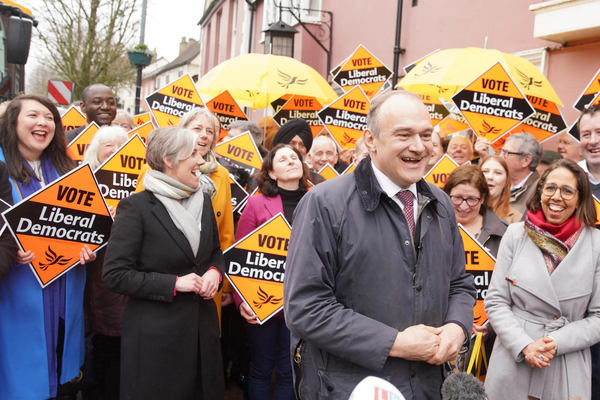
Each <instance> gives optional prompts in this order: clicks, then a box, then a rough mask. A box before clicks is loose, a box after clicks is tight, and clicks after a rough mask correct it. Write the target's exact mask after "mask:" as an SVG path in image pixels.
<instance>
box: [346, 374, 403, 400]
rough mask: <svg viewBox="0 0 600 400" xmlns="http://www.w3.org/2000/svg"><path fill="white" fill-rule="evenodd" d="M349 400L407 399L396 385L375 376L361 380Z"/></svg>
mask: <svg viewBox="0 0 600 400" xmlns="http://www.w3.org/2000/svg"><path fill="white" fill-rule="evenodd" d="M348 400H406V399H405V398H404V396H402V393H400V391H399V390H398V389H396V387H395V386H394V385H392V384H391V383H389V382H388V381H386V380H383V379H381V378H377V377H375V376H367V377H366V378H365V379H363V380H362V381H360V383H359V384H358V385H356V387H355V388H354V390H353V391H352V393H351V394H350V398H349V399H348Z"/></svg>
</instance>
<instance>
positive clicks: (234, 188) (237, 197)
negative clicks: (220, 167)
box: [229, 175, 248, 211]
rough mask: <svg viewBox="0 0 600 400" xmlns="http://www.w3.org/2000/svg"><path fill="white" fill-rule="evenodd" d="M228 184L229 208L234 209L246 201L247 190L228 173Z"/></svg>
mask: <svg viewBox="0 0 600 400" xmlns="http://www.w3.org/2000/svg"><path fill="white" fill-rule="evenodd" d="M229 185H230V187H231V209H232V211H235V210H236V209H237V208H238V207H239V206H241V205H242V204H243V203H245V202H246V199H247V198H248V192H246V190H244V188H243V187H242V185H240V184H239V183H238V181H236V180H235V179H233V178H232V177H231V175H229Z"/></svg>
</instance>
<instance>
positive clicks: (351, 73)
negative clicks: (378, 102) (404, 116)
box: [333, 45, 392, 100]
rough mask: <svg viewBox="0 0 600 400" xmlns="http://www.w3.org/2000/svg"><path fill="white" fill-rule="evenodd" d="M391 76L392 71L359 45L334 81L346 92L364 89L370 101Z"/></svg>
mask: <svg viewBox="0 0 600 400" xmlns="http://www.w3.org/2000/svg"><path fill="white" fill-rule="evenodd" d="M390 76H392V71H390V69H389V68H388V67H386V66H385V65H383V63H382V62H381V61H379V60H378V59H377V58H376V57H375V56H374V55H373V54H371V53H370V52H369V51H368V50H367V49H365V48H364V47H363V46H362V45H359V46H358V48H357V49H356V51H355V52H354V53H352V55H351V56H350V57H349V58H348V60H347V61H346V63H345V64H344V65H343V66H342V67H341V68H340V69H339V71H337V74H336V75H335V76H334V78H333V81H334V82H335V83H337V84H338V85H340V86H341V87H342V89H344V91H349V90H350V89H352V88H353V87H354V86H360V87H362V89H363V90H364V92H365V94H366V95H367V97H368V98H369V100H370V99H372V98H373V97H374V96H375V94H376V93H377V91H378V90H379V89H380V88H381V87H382V86H383V84H384V83H385V82H386V81H387V80H388V79H389V78H390Z"/></svg>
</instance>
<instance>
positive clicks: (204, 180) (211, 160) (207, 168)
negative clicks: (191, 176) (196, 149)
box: [200, 150, 219, 200]
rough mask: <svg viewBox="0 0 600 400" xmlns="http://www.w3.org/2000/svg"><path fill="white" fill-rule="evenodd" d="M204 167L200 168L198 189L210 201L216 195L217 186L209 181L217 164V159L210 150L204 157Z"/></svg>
mask: <svg viewBox="0 0 600 400" xmlns="http://www.w3.org/2000/svg"><path fill="white" fill-rule="evenodd" d="M204 161H205V163H204V165H202V166H201V167H200V172H201V173H202V175H200V187H201V188H202V191H203V192H204V193H206V194H208V195H209V196H210V199H211V200H213V199H214V198H215V196H216V194H217V185H215V183H214V182H213V180H212V179H210V174H211V173H213V172H214V171H216V170H217V168H218V166H219V163H218V162H217V157H216V156H215V153H214V152H213V151H212V150H209V151H208V153H206V155H205V156H204Z"/></svg>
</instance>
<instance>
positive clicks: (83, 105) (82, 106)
mask: <svg viewBox="0 0 600 400" xmlns="http://www.w3.org/2000/svg"><path fill="white" fill-rule="evenodd" d="M79 108H81V112H82V113H84V114H85V103H84V102H83V100H82V101H80V102H79Z"/></svg>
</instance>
